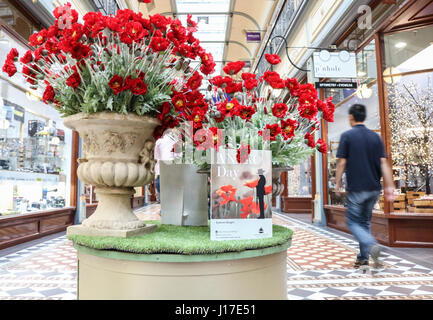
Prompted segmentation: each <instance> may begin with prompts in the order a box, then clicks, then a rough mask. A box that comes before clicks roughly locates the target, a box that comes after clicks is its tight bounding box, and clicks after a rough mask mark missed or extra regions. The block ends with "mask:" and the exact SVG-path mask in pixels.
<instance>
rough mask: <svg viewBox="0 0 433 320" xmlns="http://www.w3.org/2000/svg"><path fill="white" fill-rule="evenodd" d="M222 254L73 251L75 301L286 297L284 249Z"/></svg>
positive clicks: (277, 298)
mask: <svg viewBox="0 0 433 320" xmlns="http://www.w3.org/2000/svg"><path fill="white" fill-rule="evenodd" d="M289 244H290V240H289V241H288V243H286V244H282V245H277V246H274V247H269V248H263V249H255V250H245V251H241V252H228V253H221V254H213V255H209V254H202V255H200V254H194V255H182V254H142V253H126V252H119V251H110V250H99V249H92V248H88V247H84V246H81V245H77V244H74V246H75V248H76V249H77V251H78V261H79V263H78V299H79V300H90V299H91V300H179V299H181V300H271V299H272V300H285V299H287V265H286V264H287V262H286V261H287V248H288V247H289Z"/></svg>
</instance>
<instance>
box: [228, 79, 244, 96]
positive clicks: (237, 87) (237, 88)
mask: <svg viewBox="0 0 433 320" xmlns="http://www.w3.org/2000/svg"><path fill="white" fill-rule="evenodd" d="M225 90H226V93H228V94H231V93H235V92H242V82H239V83H236V82H234V81H233V82H230V83H229V84H227V87H226V88H225Z"/></svg>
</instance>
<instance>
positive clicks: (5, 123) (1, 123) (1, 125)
mask: <svg viewBox="0 0 433 320" xmlns="http://www.w3.org/2000/svg"><path fill="white" fill-rule="evenodd" d="M10 125H11V124H10V122H9V120H7V119H0V129H2V130H7V129H9V126H10Z"/></svg>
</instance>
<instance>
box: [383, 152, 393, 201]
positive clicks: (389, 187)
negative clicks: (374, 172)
mask: <svg viewBox="0 0 433 320" xmlns="http://www.w3.org/2000/svg"><path fill="white" fill-rule="evenodd" d="M380 164H381V168H382V176H383V193H384V194H385V200H386V201H388V202H393V201H394V198H395V196H394V179H393V177H392V170H391V167H390V165H389V163H388V160H387V159H386V158H381V159H380Z"/></svg>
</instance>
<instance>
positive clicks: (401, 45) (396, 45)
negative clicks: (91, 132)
mask: <svg viewBox="0 0 433 320" xmlns="http://www.w3.org/2000/svg"><path fill="white" fill-rule="evenodd" d="M406 46H407V43H406V42H397V43H396V44H395V47H396V48H397V49H403V48H405V47H406Z"/></svg>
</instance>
